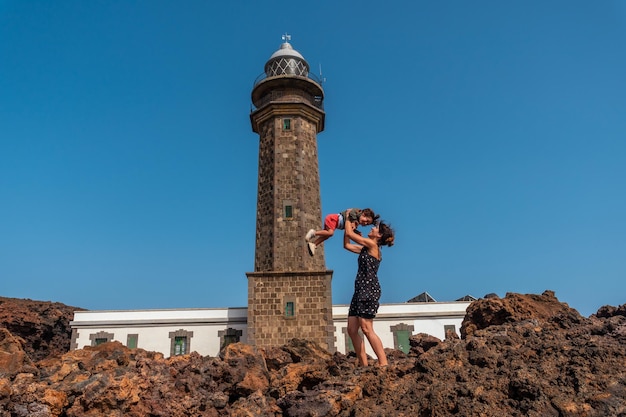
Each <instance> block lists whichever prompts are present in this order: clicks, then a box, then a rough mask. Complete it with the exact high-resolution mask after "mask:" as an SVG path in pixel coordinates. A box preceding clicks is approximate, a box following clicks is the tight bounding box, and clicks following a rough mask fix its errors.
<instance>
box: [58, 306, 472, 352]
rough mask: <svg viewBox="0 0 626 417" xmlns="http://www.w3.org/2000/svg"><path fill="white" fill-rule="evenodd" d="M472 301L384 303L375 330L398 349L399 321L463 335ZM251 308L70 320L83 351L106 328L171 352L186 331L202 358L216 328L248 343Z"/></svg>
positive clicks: (338, 328) (440, 334) (340, 343)
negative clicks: (172, 334) (178, 336)
mask: <svg viewBox="0 0 626 417" xmlns="http://www.w3.org/2000/svg"><path fill="white" fill-rule="evenodd" d="M469 304H470V302H466V301H454V302H444V303H440V302H434V303H401V304H383V305H381V306H380V308H379V310H378V315H377V316H376V318H375V319H374V331H375V332H376V333H377V334H378V336H379V337H380V339H381V341H382V342H383V346H384V347H386V348H392V349H393V348H395V346H394V338H393V333H392V332H391V326H396V325H398V324H400V323H404V324H407V325H412V326H413V327H414V329H413V334H417V333H427V334H430V335H432V336H434V337H437V338H438V339H441V340H443V339H444V338H445V331H444V326H445V325H454V326H455V328H456V331H457V334H458V333H459V330H460V328H461V323H462V321H463V318H464V317H465V310H466V309H467V306H469ZM348 307H349V306H347V305H335V306H333V322H334V326H335V347H336V349H337V351H338V352H341V353H344V354H345V353H346V348H345V347H346V342H345V340H346V339H345V338H346V337H347V335H346V333H344V332H343V329H344V328H346V327H347V323H348ZM247 314H248V309H247V308H245V307H242V308H222V309H178V310H174V309H171V310H112V311H76V312H74V320H73V321H72V322H71V323H70V324H71V327H72V329H73V331H74V333H73V336H74V337H75V339H74V340H73V345H72V346H73V348H78V349H81V348H83V347H85V346H91V345H92V341H91V339H90V337H89V336H90V335H93V334H96V333H99V332H106V333H112V334H113V335H114V338H113V339H114V340H116V341H119V342H121V343H122V344H123V345H126V343H127V336H128V335H129V334H137V335H138V339H137V347H139V348H142V349H145V350H149V351H155V352H161V353H162V354H163V355H164V356H165V357H169V356H170V349H171V339H170V337H169V334H170V332H176V331H178V330H181V329H182V330H184V331H187V332H193V337H192V338H191V339H190V346H189V347H190V352H194V351H195V352H198V353H199V354H200V355H202V356H217V355H218V354H219V351H220V337H219V333H218V332H223V331H225V330H226V329H227V328H233V329H236V330H240V331H241V332H242V335H241V338H240V341H241V342H243V343H245V342H246V341H247V338H248V335H247ZM366 351H367V353H368V354H369V355H370V356H372V357H374V352H373V351H372V348H371V346H370V345H369V343H367V342H366Z"/></svg>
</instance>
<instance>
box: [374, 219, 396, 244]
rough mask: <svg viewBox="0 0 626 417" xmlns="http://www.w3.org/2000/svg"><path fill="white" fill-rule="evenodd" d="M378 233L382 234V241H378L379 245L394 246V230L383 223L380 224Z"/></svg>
mask: <svg viewBox="0 0 626 417" xmlns="http://www.w3.org/2000/svg"><path fill="white" fill-rule="evenodd" d="M378 232H379V233H380V235H381V236H380V239H379V240H378V243H379V245H378V246H382V245H386V246H393V241H394V239H395V235H396V234H395V232H394V231H393V229H392V228H391V227H390V226H388V225H387V224H385V223H384V222H383V221H380V222H379V223H378Z"/></svg>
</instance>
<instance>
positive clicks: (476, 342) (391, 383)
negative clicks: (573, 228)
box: [0, 291, 626, 417]
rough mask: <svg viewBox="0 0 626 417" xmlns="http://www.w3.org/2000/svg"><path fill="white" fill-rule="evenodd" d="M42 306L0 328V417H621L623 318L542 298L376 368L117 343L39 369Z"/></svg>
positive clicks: (480, 318) (345, 360)
mask: <svg viewBox="0 0 626 417" xmlns="http://www.w3.org/2000/svg"><path fill="white" fill-rule="evenodd" d="M2 301H3V306H4V308H5V309H7V308H8V307H7V306H6V304H7V303H12V302H15V303H17V304H19V303H21V302H22V300H15V301H11V299H2ZM52 304H54V305H52ZM44 305H45V303H41V305H40V309H39V310H37V311H38V312H39V313H40V314H41V317H40V318H38V319H37V318H35V317H34V316H33V315H32V312H28V316H27V318H25V317H20V316H19V315H15V314H13V315H12V316H11V318H12V320H14V321H15V323H14V322H7V321H3V322H2V326H3V327H4V328H5V329H4V330H2V329H0V330H1V331H0V417H26V416H30V417H33V416H35V417H101V416H107V417H108V416H130V417H139V416H142V417H145V416H150V417H157V416H163V417H165V416H167V417H179V416H211V417H218V416H237V417H239V416H260V417H265V416H267V417H270V416H271V417H314V416H341V417H348V416H359V417H361V416H363V417H373V416H381V417H382V416H386V417H387V416H399V417H402V416H406V417H408V416H412V417H413V416H417V417H427V416H428V417H448V416H456V417H459V416H462V417H469V416H483V417H494V416H513V417H516V416H519V417H521V416H531V417H535V416H536V417H549V416H554V417H607V416H616V417H620V416H621V417H626V371H625V369H626V315H625V314H624V312H626V307H625V306H619V307H611V306H604V307H601V308H600V309H599V310H598V312H597V313H596V314H595V315H592V316H591V317H589V318H585V317H582V316H581V315H580V314H578V312H577V311H575V310H573V309H571V308H569V307H568V306H567V304H565V303H561V302H559V301H558V299H556V297H555V295H554V293H553V292H551V291H546V292H544V293H543V294H541V295H534V294H528V295H523V294H507V295H506V296H505V297H504V298H499V297H497V296H490V297H489V298H484V299H480V300H477V301H475V302H473V303H472V304H471V305H470V306H469V307H468V309H467V316H466V317H465V320H464V321H463V325H462V329H461V335H462V337H461V338H457V337H451V336H450V337H446V339H445V340H439V339H437V338H434V337H432V336H429V335H426V334H417V335H414V336H412V337H411V338H410V346H411V348H410V351H409V353H408V354H404V353H403V352H401V351H395V350H392V349H387V350H386V352H387V355H388V358H389V366H387V367H384V368H378V367H375V366H368V367H357V366H356V364H357V362H356V358H355V356H354V354H352V353H351V354H348V355H343V354H341V353H334V354H331V353H329V352H327V351H325V350H323V349H322V348H320V346H318V345H317V344H315V343H312V342H310V341H307V340H303V339H293V340H291V341H290V342H289V343H288V344H287V345H284V346H278V347H275V348H270V349H259V348H256V347H254V346H250V345H246V344H242V343H235V344H231V345H228V346H227V347H226V348H225V349H224V350H223V351H222V352H221V353H220V355H219V357H203V356H200V355H198V354H197V353H191V354H189V355H184V356H175V357H171V358H167V359H166V358H164V357H163V355H161V354H160V353H154V352H148V351H145V350H143V349H128V348H126V347H125V346H123V345H122V344H120V343H118V342H109V343H105V344H102V345H100V346H97V347H86V348H84V349H79V350H73V351H68V350H66V351H65V352H64V354H62V355H61V356H58V355H57V352H58V350H57V349H50V348H48V350H49V355H47V356H46V357H43V352H45V349H41V348H40V347H41V346H42V342H41V341H39V342H37V346H38V347H39V348H35V346H33V344H35V343H36V340H35V339H34V336H33V335H34V334H41V335H43V334H44V332H43V331H42V329H43V327H42V324H41V323H50V322H58V321H59V320H61V319H60V317H61V316H63V315H62V314H59V313H58V312H59V311H65V310H64V309H63V308H61V306H59V305H56V303H50V305H49V307H48V308H44ZM68 309H72V310H73V309H74V308H69V307H68ZM14 311H18V310H16V309H14ZM22 311H23V313H24V314H26V313H27V312H26V311H24V310H22ZM48 313H51V314H52V316H53V318H51V317H48V316H47V314H48ZM0 314H1V313H0ZM3 317H7V316H6V315H5V316H3ZM63 317H65V316H63ZM66 318H67V317H65V318H64V319H62V320H61V321H63V320H65V319H66ZM4 320H6V319H4ZM16 323H18V324H19V325H17V324H16ZM24 323H32V324H33V325H35V329H34V330H32V331H29V330H28V329H25V328H24ZM68 323H69V321H68ZM53 328H54V327H53ZM12 329H19V330H20V331H21V332H20V333H18V334H15V333H13V331H12ZM56 329H57V330H58V329H64V331H65V334H63V335H61V334H58V335H57V334H54V335H52V337H51V335H50V334H49V333H46V335H47V340H48V342H46V343H45V345H46V346H48V347H49V346H51V345H54V346H60V345H61V343H59V342H58V341H60V340H69V337H70V331H69V326H67V327H63V326H58V327H56ZM53 333H54V332H53ZM24 335H30V337H29V338H25V337H24ZM52 340H55V341H56V342H55V343H51V341H52ZM371 363H374V361H371Z"/></svg>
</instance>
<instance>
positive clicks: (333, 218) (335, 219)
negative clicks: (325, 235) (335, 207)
mask: <svg viewBox="0 0 626 417" xmlns="http://www.w3.org/2000/svg"><path fill="white" fill-rule="evenodd" d="M340 216H341V214H338V213H337V214H329V215H328V216H326V217H325V218H324V229H326V230H335V229H337V228H339V226H340V224H339V219H340Z"/></svg>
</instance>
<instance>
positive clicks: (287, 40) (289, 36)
mask: <svg viewBox="0 0 626 417" xmlns="http://www.w3.org/2000/svg"><path fill="white" fill-rule="evenodd" d="M283 40H284V41H285V42H289V41H290V40H291V35H289V34H287V33H285V34H284V35H283Z"/></svg>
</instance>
